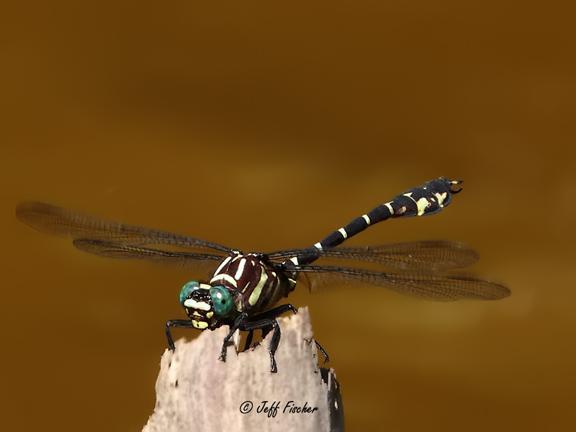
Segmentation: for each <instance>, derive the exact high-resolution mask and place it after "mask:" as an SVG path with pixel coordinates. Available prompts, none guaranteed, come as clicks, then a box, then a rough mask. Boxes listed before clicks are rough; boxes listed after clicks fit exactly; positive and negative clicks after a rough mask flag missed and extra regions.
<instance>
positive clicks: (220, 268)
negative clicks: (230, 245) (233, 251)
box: [214, 256, 232, 275]
mask: <svg viewBox="0 0 576 432" xmlns="http://www.w3.org/2000/svg"><path fill="white" fill-rule="evenodd" d="M231 259H232V257H231V256H229V257H228V258H226V259H225V260H224V261H222V262H221V263H220V265H219V266H218V268H217V269H216V271H215V272H214V274H215V275H216V274H218V273H220V270H222V268H223V267H224V266H225V265H226V264H228V263H229V262H230V260H231Z"/></svg>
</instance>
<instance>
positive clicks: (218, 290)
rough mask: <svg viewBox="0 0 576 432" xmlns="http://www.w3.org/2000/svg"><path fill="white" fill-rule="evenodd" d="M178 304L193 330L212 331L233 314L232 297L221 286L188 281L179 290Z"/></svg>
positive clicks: (228, 291)
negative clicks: (190, 322) (190, 321)
mask: <svg viewBox="0 0 576 432" xmlns="http://www.w3.org/2000/svg"><path fill="white" fill-rule="evenodd" d="M180 304H181V305H182V306H183V307H184V310H185V311H186V314H187V315H188V317H189V318H190V319H191V320H192V325H193V326H194V328H197V329H199V330H205V329H207V328H209V329H214V328H216V327H219V326H220V325H221V324H222V323H221V320H222V319H225V318H226V317H228V316H229V315H230V314H231V312H233V310H234V297H233V295H232V293H231V292H230V290H228V289H227V288H226V287H225V286H223V285H215V286H212V285H208V284H204V283H200V282H198V281H190V282H187V283H186V284H184V286H183V287H182V289H181V290H180Z"/></svg>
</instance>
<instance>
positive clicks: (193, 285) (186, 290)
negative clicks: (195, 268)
mask: <svg viewBox="0 0 576 432" xmlns="http://www.w3.org/2000/svg"><path fill="white" fill-rule="evenodd" d="M199 286H200V284H199V283H198V281H190V282H186V283H185V284H184V286H183V287H182V289H181V290H180V304H181V305H182V306H184V301H185V300H186V299H187V298H188V297H189V296H190V293H191V292H192V291H194V290H196V289H198V287H199Z"/></svg>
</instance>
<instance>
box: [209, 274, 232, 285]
mask: <svg viewBox="0 0 576 432" xmlns="http://www.w3.org/2000/svg"><path fill="white" fill-rule="evenodd" d="M219 280H225V281H226V282H230V283H231V284H232V286H233V287H234V288H237V287H238V282H236V279H234V278H233V277H232V276H230V275H229V274H226V273H224V274H219V275H216V276H214V277H213V278H212V279H210V283H212V282H216V281H219Z"/></svg>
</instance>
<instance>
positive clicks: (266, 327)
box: [240, 318, 281, 373]
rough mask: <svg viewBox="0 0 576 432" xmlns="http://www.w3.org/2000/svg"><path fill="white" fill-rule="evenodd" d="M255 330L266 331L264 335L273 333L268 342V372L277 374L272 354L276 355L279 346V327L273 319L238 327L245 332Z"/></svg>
mask: <svg viewBox="0 0 576 432" xmlns="http://www.w3.org/2000/svg"><path fill="white" fill-rule="evenodd" d="M256 329H262V331H263V332H264V331H266V333H268V332H269V331H270V330H273V331H274V333H272V340H271V341H270V346H269V347H268V352H269V353H270V372H272V373H276V372H278V368H277V366H276V359H275V358H274V354H275V353H276V350H277V349H278V345H279V344H280V336H281V332H280V325H279V324H278V321H276V320H275V319H270V318H265V319H261V320H258V321H251V322H245V323H244V325H243V326H241V327H240V330H245V331H249V330H256Z"/></svg>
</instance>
